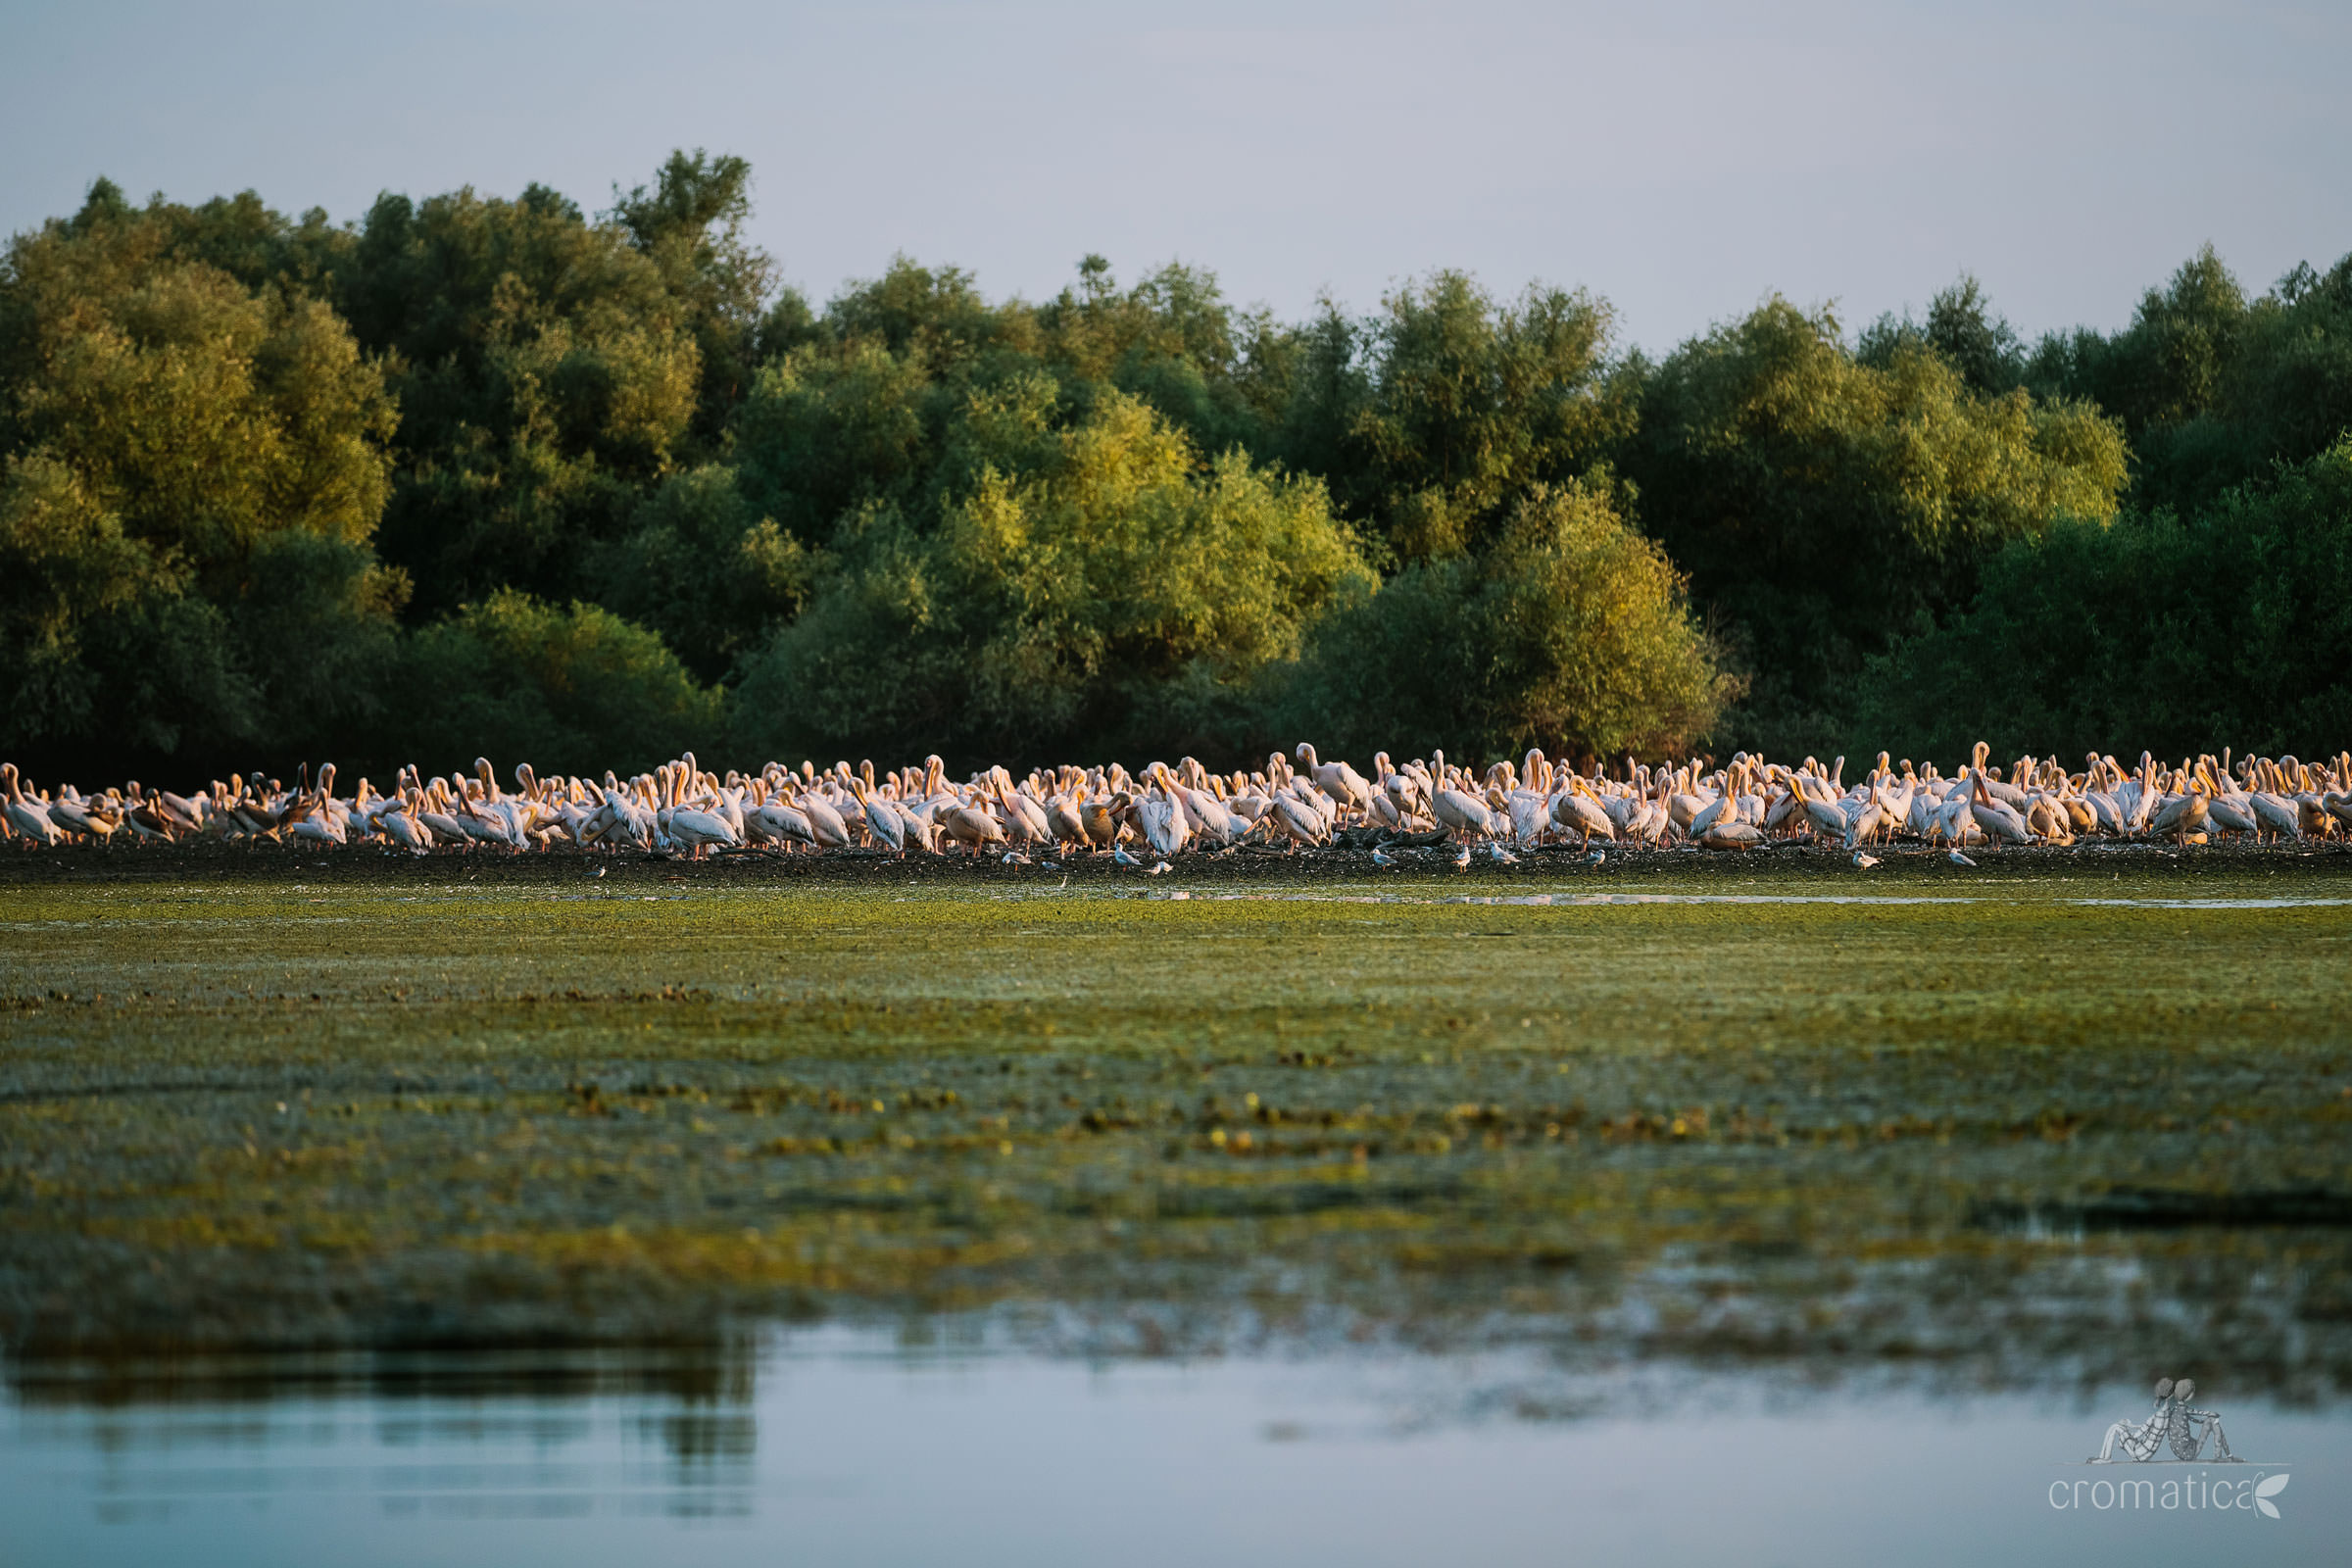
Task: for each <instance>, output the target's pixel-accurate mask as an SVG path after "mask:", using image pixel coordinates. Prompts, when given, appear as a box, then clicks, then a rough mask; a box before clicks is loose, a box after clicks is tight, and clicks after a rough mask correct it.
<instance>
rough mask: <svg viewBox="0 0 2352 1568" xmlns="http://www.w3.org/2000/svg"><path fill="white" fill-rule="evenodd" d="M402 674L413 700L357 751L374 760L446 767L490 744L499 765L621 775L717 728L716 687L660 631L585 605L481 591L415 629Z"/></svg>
mask: <svg viewBox="0 0 2352 1568" xmlns="http://www.w3.org/2000/svg"><path fill="white" fill-rule="evenodd" d="M404 675H405V679H406V682H407V685H408V687H409V689H410V690H411V691H413V692H415V693H417V700H415V701H414V702H412V703H410V704H408V705H405V706H404V707H403V709H402V710H401V711H400V713H399V715H398V719H397V721H396V722H395V723H393V724H392V725H390V726H388V727H387V729H386V731H385V732H384V733H383V734H382V735H381V736H378V737H375V738H374V739H373V744H372V745H370V746H369V747H368V751H369V752H371V753H372V754H373V757H372V760H373V761H374V763H375V765H378V766H385V765H388V764H390V763H393V762H404V761H417V762H419V763H420V764H421V765H423V766H425V767H427V768H428V769H431V770H433V771H446V770H448V769H450V768H453V767H465V766H466V765H467V764H469V763H470V762H471V760H472V759H473V757H474V755H475V754H476V753H477V752H483V751H490V750H498V751H502V752H503V753H504V754H505V755H504V756H502V757H499V758H496V759H494V760H496V761H498V762H500V763H502V764H505V765H512V764H513V763H515V762H529V763H531V764H532V765H533V766H534V767H536V768H538V769H539V770H540V771H541V772H575V773H589V774H599V773H602V772H603V771H604V770H605V769H607V768H613V769H617V770H618V771H620V772H621V773H622V774H623V775H626V774H629V773H633V772H639V771H643V770H645V769H647V768H651V767H653V766H654V765H656V764H657V763H659V762H662V761H665V760H668V759H670V758H673V757H675V756H677V755H678V754H679V753H680V752H682V751H687V750H691V749H692V748H694V747H697V746H700V747H704V748H706V749H708V748H709V747H710V746H711V744H712V743H713V742H714V741H715V740H717V739H718V738H719V736H720V733H721V730H720V718H721V711H722V710H721V694H720V693H718V692H715V691H712V690H710V689H708V688H705V687H703V686H701V685H699V684H697V682H696V681H695V679H694V677H693V676H692V675H691V674H689V673H688V672H687V670H686V668H685V666H684V665H682V664H680V663H679V662H678V661H677V659H676V658H675V656H673V655H672V654H671V653H670V652H669V650H668V649H666V648H664V647H662V639H661V638H659V637H657V636H655V635H654V634H653V633H652V632H650V631H647V630H645V629H644V628H643V627H641V626H634V625H631V624H630V623H629V622H627V621H625V620H623V619H621V618H620V617H619V616H618V615H615V614H613V613H612V612H611V611H608V610H604V609H602V608H600V607H598V606H596V605H587V604H579V603H576V602H575V603H573V604H572V605H571V606H570V607H568V608H567V609H559V608H557V607H555V606H553V605H548V604H543V603H541V602H540V601H538V600H535V599H533V598H531V597H530V596H529V595H527V594H519V593H515V592H514V591H512V590H504V591H501V592H499V593H495V594H492V595H491V596H490V597H489V598H488V599H485V600H484V601H482V602H481V603H480V604H478V605H466V606H464V607H463V608H461V609H460V610H459V611H458V613H456V614H454V615H451V616H449V617H448V618H446V619H444V620H441V621H438V622H436V623H435V624H433V625H431V626H428V627H426V628H424V629H423V630H422V631H420V632H418V633H417V634H416V636H415V637H414V638H413V639H412V641H411V643H410V645H409V648H408V651H407V655H406V669H405V671H404ZM386 753H390V754H391V755H389V756H387V755H385V754H386Z"/></svg>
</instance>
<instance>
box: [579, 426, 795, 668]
mask: <svg viewBox="0 0 2352 1568" xmlns="http://www.w3.org/2000/svg"><path fill="white" fill-rule="evenodd" d="M814 569H815V568H814V558H813V557H812V556H811V555H810V553H809V551H807V550H805V549H804V548H802V546H801V544H800V542H799V541H798V540H797V539H794V538H793V537H791V536H790V535H788V534H786V533H785V532H784V530H783V529H782V528H780V527H778V526H777V525H776V522H775V520H774V519H773V518H772V517H763V516H760V515H758V514H757V513H755V512H754V511H753V509H752V507H751V505H750V504H749V503H748V502H747V501H746V500H745V499H744V497H743V492H742V490H741V488H740V487H739V486H738V485H737V484H736V475H735V470H734V469H732V468H729V467H726V466H723V465H719V464H710V465H706V466H702V467H697V468H689V469H687V470H685V471H684V472H682V473H677V474H672V475H671V476H670V477H669V479H668V480H667V481H665V482H664V483H663V484H662V488H661V489H659V490H657V491H655V492H654V494H653V496H652V497H651V499H649V500H648V501H647V502H646V503H645V505H644V506H643V507H641V508H640V509H639V510H638V514H637V518H636V521H635V523H634V525H633V526H632V527H631V529H630V531H629V532H628V533H627V534H626V535H625V536H624V537H622V538H621V539H620V540H619V541H617V542H616V543H614V544H613V545H610V546H607V547H605V548H604V549H603V550H602V552H601V553H600V556H599V559H598V561H597V563H596V565H595V567H594V569H593V570H592V572H591V573H590V577H591V580H592V582H593V583H594V585H595V587H596V597H597V601H598V602H599V603H600V604H602V605H604V606H605V607H606V608H608V609H610V610H612V611H613V612H614V613H618V614H620V615H622V616H625V617H626V618H628V619H630V620H634V621H636V622H638V623H640V624H642V625H644V626H647V627H649V628H651V629H652V630H654V631H656V632H658V633H660V634H661V636H662V641H663V642H664V643H666V644H667V645H668V646H669V647H670V648H671V649H672V650H673V651H674V652H675V653H676V654H677V655H678V657H679V658H680V659H681V660H683V661H684V662H685V663H686V665H687V667H688V668H690V669H692V670H693V671H694V672H695V673H696V674H697V675H698V676H699V677H700V678H702V679H704V680H711V681H715V680H719V679H722V678H724V677H725V676H727V675H728V674H729V673H730V672H731V671H732V670H733V668H734V666H735V662H736V661H737V660H738V659H740V658H741V657H742V656H743V655H744V654H745V653H746V652H748V651H749V650H751V649H752V648H754V647H756V646H758V645H759V644H760V643H761V642H763V641H764V639H765V636H766V634H767V632H768V631H769V629H770V628H771V627H772V626H774V625H775V624H776V623H778V622H779V621H783V620H787V619H789V618H790V617H791V616H792V615H793V613H795V612H797V611H798V610H799V609H800V606H801V604H802V602H803V601H804V600H805V599H806V598H807V597H808V594H809V586H810V579H811V576H812V573H813V571H814Z"/></svg>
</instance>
